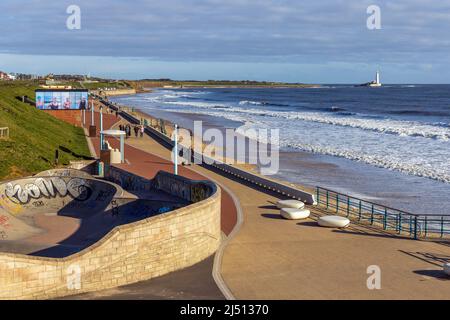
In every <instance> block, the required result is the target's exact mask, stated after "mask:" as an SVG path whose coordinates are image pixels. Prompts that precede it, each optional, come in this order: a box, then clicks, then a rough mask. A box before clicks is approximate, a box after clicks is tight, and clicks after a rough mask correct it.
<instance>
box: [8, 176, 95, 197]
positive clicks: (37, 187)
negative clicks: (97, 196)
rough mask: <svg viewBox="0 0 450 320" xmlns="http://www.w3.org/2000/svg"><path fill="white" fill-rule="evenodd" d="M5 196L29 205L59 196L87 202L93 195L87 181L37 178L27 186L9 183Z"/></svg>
mask: <svg viewBox="0 0 450 320" xmlns="http://www.w3.org/2000/svg"><path fill="white" fill-rule="evenodd" d="M5 195H6V196H7V197H8V199H10V200H11V201H13V202H14V203H21V204H27V203H28V202H29V201H30V200H31V199H40V198H42V197H45V198H55V197H56V196H57V195H60V196H61V197H65V196H67V195H69V196H71V197H72V198H74V199H75V200H78V201H85V200H87V199H89V198H90V196H91V195H92V188H91V187H90V186H89V185H88V184H87V182H86V180H85V179H81V178H73V179H70V180H69V181H67V182H66V181H65V180H64V179H62V178H60V177H52V178H37V179H36V180H34V182H33V183H27V184H25V185H23V186H22V185H21V184H16V185H13V183H11V182H10V183H8V184H6V186H5Z"/></svg>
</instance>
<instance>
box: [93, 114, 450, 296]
mask: <svg viewBox="0 0 450 320" xmlns="http://www.w3.org/2000/svg"><path fill="white" fill-rule="evenodd" d="M122 121H123V120H122ZM94 140H95V139H94ZM96 144H97V143H96ZM126 144H127V148H128V153H127V150H126V158H128V157H129V156H131V155H132V154H133V153H134V152H135V151H132V152H130V150H140V151H141V152H144V153H146V154H149V153H151V154H152V155H153V156H157V157H158V158H159V159H164V160H166V161H168V159H170V152H169V150H167V149H165V148H164V147H162V146H161V145H159V143H157V142H156V141H154V140H153V139H152V138H150V137H148V136H146V137H144V138H142V139H141V138H130V139H128V140H127V141H126ZM127 154H128V156H127ZM149 159H150V158H149ZM128 160H129V161H130V162H131V165H133V161H134V160H133V159H128ZM146 161H150V162H149V163H148V164H149V167H151V166H152V165H155V162H156V160H143V163H142V167H141V168H144V165H145V162H146ZM162 162H164V161H162ZM148 170H150V169H149V168H148V169H147V168H145V174H148V176H150V174H149V173H148V172H149V171H148ZM185 170H188V171H193V172H195V173H197V174H199V175H201V176H203V177H207V178H209V179H211V180H213V181H216V182H217V183H219V184H220V185H221V186H222V187H223V188H226V190H227V191H229V193H230V196H233V195H234V196H236V197H237V198H238V201H239V204H240V208H241V210H242V214H243V223H242V225H241V226H240V229H239V232H238V233H237V234H236V235H235V236H234V237H232V238H231V239H230V240H229V242H228V243H227V245H226V247H225V249H224V252H223V258H222V261H221V266H220V271H221V276H222V278H223V280H224V281H225V283H226V285H227V287H228V288H229V290H230V291H231V293H232V294H233V296H234V297H236V298H238V299H450V285H449V284H450V280H449V279H448V278H446V277H444V276H443V274H442V272H441V270H442V264H443V263H444V262H449V261H450V243H448V242H441V243H438V242H431V241H414V240H411V239H409V238H402V237H393V236H392V235H390V234H388V233H385V232H383V231H382V230H378V229H375V228H371V227H369V226H364V225H358V224H355V223H352V225H351V227H349V228H348V229H345V230H335V229H324V228H319V227H317V226H316V223H315V221H314V220H315V217H317V216H320V215H323V214H326V212H325V211H324V210H323V209H320V208H317V207H311V208H310V209H311V210H312V213H313V218H312V219H308V220H307V221H302V222H299V221H286V220H282V219H280V217H279V215H278V210H276V208H275V207H274V203H275V202H276V201H277V200H278V197H277V195H276V194H268V193H267V192H266V191H263V190H259V189H258V188H255V187H253V186H247V185H244V184H242V183H241V182H238V181H235V180H234V179H232V178H228V177H224V176H222V175H220V174H217V173H214V172H212V171H210V170H208V169H205V168H203V167H201V166H197V165H193V166H191V167H189V169H187V168H182V170H181V172H182V173H183V174H188V173H187V171H185ZM189 174H190V173H189ZM222 214H223V217H224V219H227V218H228V217H227V216H226V215H227V213H222ZM223 228H224V230H226V227H223ZM371 265H376V266H379V267H380V269H381V290H369V289H368V288H367V278H368V277H369V276H370V275H369V274H367V268H368V267H369V266H371Z"/></svg>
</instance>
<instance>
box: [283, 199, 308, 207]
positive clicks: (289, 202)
mask: <svg viewBox="0 0 450 320" xmlns="http://www.w3.org/2000/svg"><path fill="white" fill-rule="evenodd" d="M277 207H278V209H283V208H294V209H303V208H304V207H305V204H304V203H303V202H301V201H299V200H279V201H278V202H277Z"/></svg>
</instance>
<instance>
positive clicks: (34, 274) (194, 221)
mask: <svg viewBox="0 0 450 320" xmlns="http://www.w3.org/2000/svg"><path fill="white" fill-rule="evenodd" d="M212 186H213V187H214V188H213V192H212V194H211V195H210V197H208V198H207V199H205V200H203V201H200V202H197V203H193V204H191V205H189V206H187V207H183V208H180V209H177V210H175V211H171V212H168V213H166V214H161V215H158V216H154V217H150V218H147V219H145V220H141V221H138V222H135V223H131V224H127V225H122V226H119V227H116V228H114V229H113V230H112V231H111V232H109V233H108V234H107V235H106V236H105V237H104V238H102V239H101V240H100V241H98V242H97V243H95V244H94V245H92V246H91V247H89V248H86V249H85V250H83V251H81V252H78V253H76V254H74V255H71V256H69V257H66V258H44V257H33V256H27V255H21V254H11V253H0V299H47V298H55V297H61V296H67V295H73V294H79V293H82V292H89V291H97V290H103V289H108V288H113V287H116V286H120V285H125V284H129V283H133V282H137V281H142V280H147V279H151V278H154V277H158V276H162V275H164V274H167V273H170V272H172V271H176V270H180V269H183V268H186V267H189V266H192V265H194V264H196V263H198V262H200V261H202V260H204V259H205V258H207V257H209V256H210V255H212V254H213V253H214V252H215V251H216V250H217V248H218V246H219V243H220V234H221V231H220V191H219V190H218V189H217V188H216V187H215V186H214V185H212Z"/></svg>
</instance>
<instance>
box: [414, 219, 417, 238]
mask: <svg viewBox="0 0 450 320" xmlns="http://www.w3.org/2000/svg"><path fill="white" fill-rule="evenodd" d="M414 239H415V240H417V216H415V217H414Z"/></svg>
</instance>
